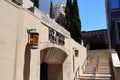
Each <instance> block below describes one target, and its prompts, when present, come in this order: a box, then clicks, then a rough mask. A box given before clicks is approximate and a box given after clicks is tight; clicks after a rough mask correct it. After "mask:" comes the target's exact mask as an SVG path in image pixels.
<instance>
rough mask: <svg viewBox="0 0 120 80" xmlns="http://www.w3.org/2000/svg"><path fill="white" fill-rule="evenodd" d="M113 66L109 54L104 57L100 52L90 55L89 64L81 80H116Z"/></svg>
mask: <svg viewBox="0 0 120 80" xmlns="http://www.w3.org/2000/svg"><path fill="white" fill-rule="evenodd" d="M95 52H97V51H95ZM105 57H106V58H105ZM111 64H112V63H111V61H110V56H109V54H108V55H106V53H105V54H103V55H102V54H100V51H99V50H98V54H97V53H93V54H91V55H90V54H89V55H88V63H87V64H86V65H85V69H84V70H83V74H81V75H80V77H79V80H114V78H113V70H112V68H111Z"/></svg>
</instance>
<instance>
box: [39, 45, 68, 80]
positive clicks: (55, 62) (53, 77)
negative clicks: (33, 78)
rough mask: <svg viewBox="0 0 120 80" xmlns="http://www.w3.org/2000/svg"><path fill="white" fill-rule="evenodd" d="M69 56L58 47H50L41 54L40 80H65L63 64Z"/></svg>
mask: <svg viewBox="0 0 120 80" xmlns="http://www.w3.org/2000/svg"><path fill="white" fill-rule="evenodd" d="M67 56H68V55H67V54H66V53H65V52H64V51H63V50H61V49H59V48H56V47H48V48H45V49H42V50H41V52H40V60H41V68H40V80H63V63H64V61H65V59H66V58H67Z"/></svg>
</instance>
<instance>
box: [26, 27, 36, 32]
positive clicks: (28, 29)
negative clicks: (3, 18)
mask: <svg viewBox="0 0 120 80" xmlns="http://www.w3.org/2000/svg"><path fill="white" fill-rule="evenodd" d="M31 31H36V29H34V28H30V27H28V28H27V32H28V33H30V32H31Z"/></svg>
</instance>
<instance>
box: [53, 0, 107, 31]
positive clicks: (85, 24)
mask: <svg viewBox="0 0 120 80" xmlns="http://www.w3.org/2000/svg"><path fill="white" fill-rule="evenodd" d="M60 1H64V2H66V0H53V3H56V2H60ZM78 6H79V16H80V20H81V25H82V31H91V30H99V29H106V28H107V27H106V16H105V4H104V0H78Z"/></svg>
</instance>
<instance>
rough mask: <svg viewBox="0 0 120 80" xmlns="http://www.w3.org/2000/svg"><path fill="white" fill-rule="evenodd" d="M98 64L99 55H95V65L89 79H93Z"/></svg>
mask: <svg viewBox="0 0 120 80" xmlns="http://www.w3.org/2000/svg"><path fill="white" fill-rule="evenodd" d="M98 64H99V56H97V59H96V63H95V66H94V67H93V70H92V76H91V77H90V79H91V80H94V79H95V78H96V72H97V70H98Z"/></svg>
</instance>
